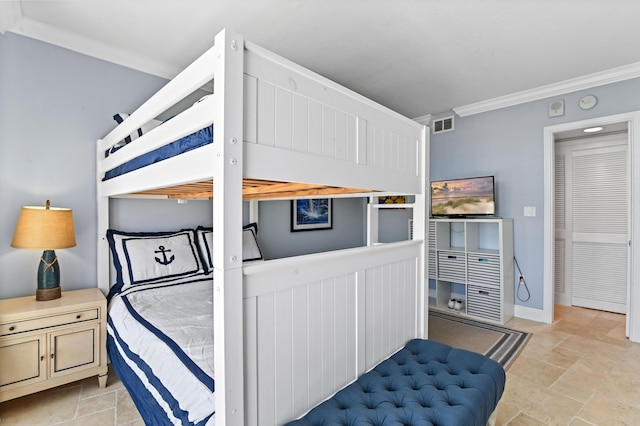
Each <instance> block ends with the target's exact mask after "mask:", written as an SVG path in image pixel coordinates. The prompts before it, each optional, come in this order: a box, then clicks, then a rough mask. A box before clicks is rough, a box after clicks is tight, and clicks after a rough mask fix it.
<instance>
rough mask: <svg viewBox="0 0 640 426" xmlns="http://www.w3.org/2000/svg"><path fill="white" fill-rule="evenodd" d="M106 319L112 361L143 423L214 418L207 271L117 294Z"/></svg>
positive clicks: (208, 421)
mask: <svg viewBox="0 0 640 426" xmlns="http://www.w3.org/2000/svg"><path fill="white" fill-rule="evenodd" d="M107 324H108V325H107V332H108V335H107V351H108V354H109V357H110V359H111V364H112V366H113V367H114V369H115V371H116V373H117V374H118V377H120V379H121V380H122V382H123V383H124V385H125V387H126V388H127V390H128V391H129V393H130V394H131V397H132V399H133V401H134V403H135V404H136V407H137V408H138V411H140V414H141V415H142V417H143V419H144V420H145V422H146V423H147V424H153V425H165V424H166V425H170V424H179V425H213V424H214V423H215V399H214V387H215V386H214V356H213V280H212V279H211V275H209V276H199V277H197V278H193V277H191V278H189V279H182V280H179V281H172V282H165V283H161V284H147V285H139V286H135V287H132V288H130V289H129V290H127V291H126V292H123V293H120V294H117V295H115V296H113V297H112V298H111V300H110V303H109V315H108V323H107Z"/></svg>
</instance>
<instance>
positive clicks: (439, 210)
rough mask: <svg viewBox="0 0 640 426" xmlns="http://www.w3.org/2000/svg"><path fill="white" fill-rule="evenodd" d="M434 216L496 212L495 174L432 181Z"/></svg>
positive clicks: (432, 208) (489, 213)
mask: <svg viewBox="0 0 640 426" xmlns="http://www.w3.org/2000/svg"><path fill="white" fill-rule="evenodd" d="M431 214H432V215H433V216H457V215H461V216H473V215H492V214H495V200H494V188H493V176H487V177H482V178H470V179H454V180H444V181H437V182H431Z"/></svg>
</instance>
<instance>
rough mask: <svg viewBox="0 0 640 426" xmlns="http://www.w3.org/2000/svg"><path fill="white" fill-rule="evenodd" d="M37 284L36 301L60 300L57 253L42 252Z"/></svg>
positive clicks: (51, 251)
mask: <svg viewBox="0 0 640 426" xmlns="http://www.w3.org/2000/svg"><path fill="white" fill-rule="evenodd" d="M37 283H38V288H37V289H36V300H54V299H59V298H60V296H61V290H60V265H59V264H58V257H57V256H56V252H55V251H53V250H45V251H44V252H42V257H41V258H40V264H39V265H38V279H37Z"/></svg>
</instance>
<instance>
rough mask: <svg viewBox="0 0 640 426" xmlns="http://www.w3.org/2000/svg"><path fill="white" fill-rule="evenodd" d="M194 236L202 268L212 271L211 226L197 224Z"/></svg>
mask: <svg viewBox="0 0 640 426" xmlns="http://www.w3.org/2000/svg"><path fill="white" fill-rule="evenodd" d="M196 237H197V240H198V249H200V256H201V258H202V264H203V265H204V270H205V272H206V273H209V272H211V271H213V228H207V227H204V226H198V227H197V228H196Z"/></svg>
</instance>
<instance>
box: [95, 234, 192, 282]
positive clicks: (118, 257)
mask: <svg viewBox="0 0 640 426" xmlns="http://www.w3.org/2000/svg"><path fill="white" fill-rule="evenodd" d="M107 240H108V242H109V247H110V248H111V254H112V257H113V264H114V267H115V269H116V275H117V279H116V286H118V288H117V289H116V290H117V291H124V290H126V289H128V288H129V287H131V286H135V285H140V284H147V283H153V282H158V281H161V280H165V279H174V278H180V277H186V276H191V275H195V274H201V273H203V272H204V268H203V266H202V261H201V258H200V252H199V251H198V247H197V243H196V235H195V231H194V230H192V229H185V230H182V231H178V232H120V231H116V230H112V229H110V230H108V231H107Z"/></svg>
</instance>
